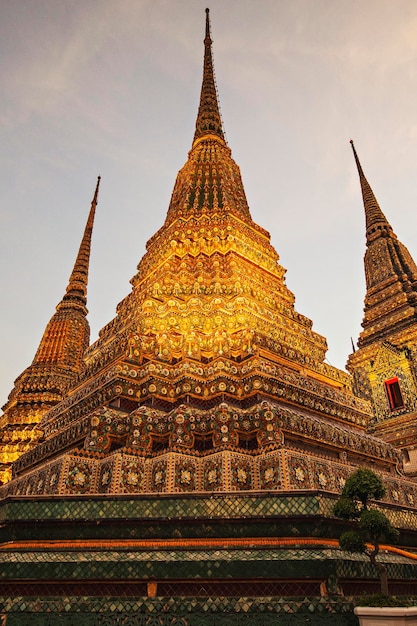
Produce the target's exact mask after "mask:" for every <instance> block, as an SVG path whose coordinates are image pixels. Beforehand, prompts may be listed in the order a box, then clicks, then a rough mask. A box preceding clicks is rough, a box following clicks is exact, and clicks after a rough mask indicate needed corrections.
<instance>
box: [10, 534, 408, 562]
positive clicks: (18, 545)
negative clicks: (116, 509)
mask: <svg viewBox="0 0 417 626" xmlns="http://www.w3.org/2000/svg"><path fill="white" fill-rule="evenodd" d="M286 546H291V547H294V546H326V547H329V548H338V547H339V542H338V540H337V539H314V538H311V537H302V538H298V537H297V538H294V537H279V538H275V537H247V538H239V539H231V538H220V539H202V538H190V539H163V540H161V539H160V540H153V539H136V540H131V539H122V540H112V539H102V540H84V539H83V540H74V541H10V542H5V543H2V544H0V550H3V551H10V550H26V549H31V550H53V549H59V550H62V549H66V550H74V549H77V550H83V549H89V550H97V549H103V548H105V549H108V550H111V549H120V548H122V549H129V548H130V549H158V550H160V549H172V548H202V547H206V548H250V547H254V548H267V547H272V548H274V547H277V548H285V547H286ZM380 548H381V550H383V551H386V552H392V553H395V554H399V555H401V556H405V557H407V558H410V559H414V560H417V554H415V553H413V552H409V551H408V550H403V549H402V548H397V547H395V546H388V545H381V546H380Z"/></svg>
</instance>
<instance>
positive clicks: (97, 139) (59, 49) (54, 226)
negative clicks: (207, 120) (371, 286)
mask: <svg viewBox="0 0 417 626" xmlns="http://www.w3.org/2000/svg"><path fill="white" fill-rule="evenodd" d="M206 6H209V7H210V10H211V22H212V38H213V41H214V44H213V52H214V62H215V69H216V78H217V86H218V89H219V95H220V104H221V109H222V116H223V120H224V126H225V130H226V135H227V140H228V143H229V146H230V147H231V149H232V155H233V157H234V159H235V160H236V162H237V163H238V164H239V166H240V168H241V171H242V177H243V182H244V185H245V189H246V194H247V198H248V202H249V206H250V208H251V212H252V217H253V219H254V220H255V221H256V222H257V223H259V224H260V225H262V226H263V227H264V228H266V229H267V230H269V231H270V233H271V241H272V244H273V245H274V247H275V248H276V249H277V251H278V253H279V255H280V262H281V263H282V265H283V266H284V267H285V268H286V269H287V275H286V281H287V285H288V286H289V288H290V289H291V290H292V291H293V292H294V294H295V297H296V309H297V310H298V311H299V312H300V313H302V314H304V315H306V316H308V317H310V318H311V319H312V320H313V322H314V326H313V327H314V329H315V330H316V331H317V332H319V333H321V334H323V335H324V336H325V337H326V338H327V340H328V345H329V350H328V354H327V359H328V361H329V362H330V363H331V364H332V365H335V366H337V367H340V368H344V365H345V362H346V359H347V356H348V355H349V353H350V352H351V341H350V337H353V339H354V341H356V340H357V338H358V335H359V332H360V323H361V320H362V309H363V298H364V295H365V281H364V270H363V255H364V252H365V227H364V215H363V206H362V199H361V194H360V187H359V182H358V177H357V172H356V169H355V165H354V160H353V157H352V153H351V149H350V146H349V140H350V139H351V138H353V139H354V141H355V145H356V148H357V151H358V154H359V157H360V159H361V161H362V165H363V168H364V171H365V174H366V175H367V177H368V180H369V182H370V184H371V186H372V188H373V190H374V192H375V195H376V197H377V198H378V200H379V202H380V205H381V208H382V210H383V211H384V213H385V215H386V216H387V218H388V220H389V221H390V223H391V225H392V227H393V229H394V231H395V232H396V234H397V235H398V237H399V238H400V240H401V241H402V242H403V243H404V244H405V245H406V246H407V247H408V249H409V250H410V252H411V254H412V256H413V257H414V258H415V259H417V220H416V215H417V212H416V207H417V2H416V0H395V2H393V1H392V0H291V1H288V0H256V1H255V0H211V1H210V2H207V0H204V2H203V1H201V0H65V1H56V0H18V1H12V0H9V1H3V2H1V3H0V59H1V64H0V94H1V95H0V98H1V106H0V133H1V136H0V143H1V157H0V158H1V167H0V172H1V174H0V175H1V185H0V242H1V243H0V262H1V272H0V289H1V294H2V295H1V308H0V404H4V402H5V401H6V399H7V395H8V393H9V392H10V390H11V389H12V386H13V380H14V379H15V378H16V377H17V376H18V375H19V374H20V373H21V372H22V371H23V370H24V369H25V368H26V367H27V366H28V365H29V364H30V363H31V361H32V359H33V356H34V354H35V352H36V348H37V346H38V344H39V341H40V339H41V336H42V333H43V330H44V328H45V325H46V323H47V322H48V320H49V319H50V317H51V316H52V314H53V312H54V310H55V306H56V304H57V303H58V302H59V301H60V299H61V297H62V296H63V294H64V291H65V287H66V285H67V282H68V277H69V275H70V272H71V269H72V266H73V263H74V260H75V257H76V253H77V251H78V246H79V243H80V240H81V236H82V231H83V229H84V225H85V221H86V219H87V214H88V210H89V207H90V202H91V199H92V195H93V192H94V188H95V184H96V178H97V176H98V175H99V174H100V175H101V177H102V180H101V189H100V196H99V203H98V208H97V215H96V224H95V230H94V234H93V244H92V254H91V268H90V281H89V295H88V308H89V311H90V313H89V320H90V324H91V329H92V334H91V339H92V340H94V339H95V338H96V336H97V332H98V330H99V329H100V328H101V327H102V326H103V325H104V324H105V323H107V322H108V321H109V320H110V319H112V317H113V316H114V313H115V308H116V305H117V303H118V302H119V301H120V300H121V299H122V298H123V297H124V296H125V295H126V294H127V293H128V292H129V291H130V284H129V279H130V278H131V277H132V276H133V275H134V274H135V271H136V266H137V264H138V262H139V260H140V258H141V257H142V255H143V254H144V251H145V243H146V241H147V239H149V237H151V235H152V234H153V233H154V232H155V231H156V230H157V229H158V228H159V227H160V226H161V224H162V223H163V221H164V218H165V214H166V211H167V208H168V204H169V199H170V195H171V191H172V188H173V185H174V181H175V177H176V174H177V171H178V170H179V169H180V167H181V166H182V165H183V163H184V162H185V160H186V158H187V153H188V150H189V149H190V147H191V141H192V137H193V133H194V124H195V118H196V114H197V107H198V98H199V94H200V87H201V78H202V59H203V38H204V19H205V14H204V8H205V7H206Z"/></svg>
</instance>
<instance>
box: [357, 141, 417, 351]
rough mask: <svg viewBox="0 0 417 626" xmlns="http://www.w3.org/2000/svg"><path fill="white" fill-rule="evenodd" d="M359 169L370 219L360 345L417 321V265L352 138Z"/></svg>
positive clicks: (390, 335) (385, 337)
mask: <svg viewBox="0 0 417 626" xmlns="http://www.w3.org/2000/svg"><path fill="white" fill-rule="evenodd" d="M350 143H351V146H352V150H353V154H354V157H355V161H356V166H357V168H358V173H359V180H360V184H361V189H362V197H363V204H364V208H365V218H366V244H367V250H366V253H365V259H364V262H365V276H366V297H365V307H364V318H363V322H362V327H363V330H362V332H361V334H360V337H359V341H358V346H359V347H360V348H361V347H364V346H366V345H369V344H372V343H374V342H376V341H381V340H390V341H393V342H394V343H395V341H394V337H395V336H396V335H397V333H398V332H400V330H402V329H404V328H409V327H411V326H414V325H415V324H416V323H417V267H416V265H415V263H414V261H413V259H412V257H411V255H410V253H409V251H408V250H407V248H406V247H405V246H404V245H403V244H402V243H401V242H400V241H399V239H398V238H397V236H396V235H395V233H394V231H393V229H392V227H391V225H390V223H389V222H388V220H387V218H386V217H385V215H384V214H383V212H382V211H381V209H380V206H379V204H378V201H377V200H376V198H375V195H374V193H373V191H372V189H371V187H370V185H369V183H368V181H367V179H366V177H365V175H364V173H363V170H362V166H361V164H360V161H359V158H358V155H357V153H356V150H355V146H354V145H353V141H352V140H351V141H350Z"/></svg>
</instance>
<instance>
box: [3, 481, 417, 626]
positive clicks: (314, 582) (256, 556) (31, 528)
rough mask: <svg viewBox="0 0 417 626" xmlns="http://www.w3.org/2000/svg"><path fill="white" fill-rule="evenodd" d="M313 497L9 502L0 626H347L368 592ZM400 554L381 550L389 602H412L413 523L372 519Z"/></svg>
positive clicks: (416, 570) (359, 559) (365, 579)
mask: <svg viewBox="0 0 417 626" xmlns="http://www.w3.org/2000/svg"><path fill="white" fill-rule="evenodd" d="M336 497H337V496H335V495H334V494H330V493H326V492H313V491H311V492H308V491H305V492H299V493H271V494H265V493H262V494H259V493H246V494H241V493H235V494H233V493H227V494H218V493H217V494H193V495H192V496H191V495H189V494H187V495H184V494H181V495H180V494H178V495H177V496H175V495H161V496H160V497H158V498H155V497H154V496H153V495H152V496H150V495H142V496H135V497H127V496H125V497H122V496H119V497H117V496H103V495H101V496H99V495H96V496H94V495H89V496H76V497H74V496H71V497H69V496H63V497H61V498H59V499H58V498H57V497H56V496H55V497H52V496H51V497H49V498H48V497H39V496H38V497H35V496H26V497H8V498H6V499H4V500H3V501H2V502H1V503H0V519H1V525H0V541H1V543H0V572H1V574H0V579H1V586H0V614H1V613H2V614H3V616H4V617H3V620H4V624H6V625H7V626H22V625H24V624H30V626H37V625H38V624H39V625H40V624H42V626H44V625H47V624H51V625H52V624H54V626H55V624H62V625H63V626H67V625H68V626H69V625H72V624H77V626H81V625H84V624H86V625H89V626H90V625H91V626H96V625H97V626H98V625H100V626H104V625H106V626H107V625H113V624H114V625H116V624H117V625H119V624H123V625H129V626H137V625H140V626H143V625H146V626H155V625H157V626H168V625H169V626H179V625H181V626H207V625H210V626H214V625H216V626H217V625H218V624H227V626H243V625H249V623H250V624H251V626H258V625H259V626H261V625H262V626H268V625H269V624H288V625H292V624H303V623H305V624H307V623H308V624H310V625H311V624H317V625H319V624H329V625H332V626H333V625H334V626H339V625H346V626H350V625H352V626H353V625H354V624H357V621H356V619H357V618H356V617H355V616H354V615H353V604H352V598H353V597H354V596H358V595H361V594H362V593H364V592H366V593H374V592H377V591H378V588H379V583H378V580H377V573H376V572H375V571H374V570H373V568H372V566H371V565H370V563H369V561H368V559H367V558H366V557H365V556H362V555H352V554H348V553H346V552H342V551H341V550H340V549H339V548H338V541H337V536H338V535H339V534H340V532H342V530H343V523H342V522H341V521H340V520H336V519H335V518H334V517H333V516H332V514H331V510H332V506H333V504H334V502H335V499H336ZM384 511H385V512H386V513H388V514H390V516H391V517H392V518H394V519H395V521H396V525H397V526H400V527H401V528H402V531H403V532H402V537H403V540H404V541H405V542H406V545H405V544H404V549H401V548H399V549H398V548H392V549H390V550H389V551H384V553H383V556H382V558H383V559H384V561H385V562H386V563H387V566H388V573H389V577H390V579H391V581H392V582H391V589H390V591H391V593H392V594H395V595H400V596H406V597H408V598H412V597H414V596H415V597H416V599H417V583H416V582H415V581H416V579H417V555H414V553H413V552H412V550H413V546H417V532H416V531H415V528H416V527H417V524H416V516H417V512H416V511H415V510H413V509H407V508H406V507H400V506H397V507H392V506H391V507H390V506H389V505H387V508H384Z"/></svg>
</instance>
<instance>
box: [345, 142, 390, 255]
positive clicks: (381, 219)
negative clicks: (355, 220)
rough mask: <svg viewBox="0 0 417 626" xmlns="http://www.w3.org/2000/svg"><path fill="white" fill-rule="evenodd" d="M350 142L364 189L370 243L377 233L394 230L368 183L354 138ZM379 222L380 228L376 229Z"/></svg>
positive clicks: (367, 232)
mask: <svg viewBox="0 0 417 626" xmlns="http://www.w3.org/2000/svg"><path fill="white" fill-rule="evenodd" d="M349 143H350V145H351V146H352V151H353V156H354V157H355V162H356V167H357V169H358V174H359V181H360V184H361V190H362V198H363V206H364V208H365V220H366V239H367V241H368V243H369V241H370V238H373V237H375V234H378V235H380V234H383V233H384V232H385V233H386V232H387V231H390V232H392V228H391V226H390V224H389V222H388V220H387V218H386V217H385V215H384V214H383V212H382V211H381V208H380V206H379V204H378V200H377V199H376V197H375V195H374V192H373V191H372V189H371V186H370V184H369V183H368V181H367V179H366V177H365V174H364V173H363V169H362V166H361V163H360V161H359V157H358V155H357V152H356V150H355V145H354V143H353V140H352V139H351V140H350V142H349ZM377 224H378V229H376V225H377ZM381 227H382V228H381Z"/></svg>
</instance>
